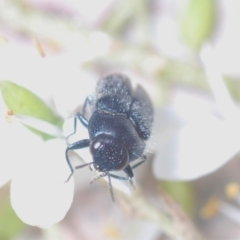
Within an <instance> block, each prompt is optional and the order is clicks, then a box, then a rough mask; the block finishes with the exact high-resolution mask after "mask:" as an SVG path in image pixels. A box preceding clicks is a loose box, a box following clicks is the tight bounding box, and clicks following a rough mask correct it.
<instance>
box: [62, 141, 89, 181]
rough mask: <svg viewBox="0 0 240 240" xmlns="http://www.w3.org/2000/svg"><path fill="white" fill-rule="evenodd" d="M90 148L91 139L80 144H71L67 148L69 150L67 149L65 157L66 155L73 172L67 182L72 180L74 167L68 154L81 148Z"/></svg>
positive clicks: (79, 142)
mask: <svg viewBox="0 0 240 240" xmlns="http://www.w3.org/2000/svg"><path fill="white" fill-rule="evenodd" d="M89 146H90V140H89V139H83V140H80V141H78V142H75V143H72V144H69V145H68V146H67V149H66V152H65V155H66V160H67V164H68V166H69V168H70V170H71V174H70V176H69V177H68V179H67V181H69V179H70V178H71V176H72V175H73V171H74V170H73V167H72V164H71V163H70V160H69V157H68V152H69V151H70V150H77V149H81V148H85V147H89Z"/></svg>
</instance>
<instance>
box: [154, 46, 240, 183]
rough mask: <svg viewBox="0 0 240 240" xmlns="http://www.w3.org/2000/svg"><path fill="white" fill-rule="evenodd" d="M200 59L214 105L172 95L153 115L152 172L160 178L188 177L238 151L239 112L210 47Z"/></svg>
mask: <svg viewBox="0 0 240 240" xmlns="http://www.w3.org/2000/svg"><path fill="white" fill-rule="evenodd" d="M202 60H203V64H204V66H205V69H206V73H207V75H208V79H209V82H210V86H211V87H212V90H213V94H214V96H215V99H216V103H217V105H215V106H214V103H213V102H211V101H209V100H208V99H207V98H204V97H198V96H197V95H196V94H195V95H193V94H189V93H188V94H182V95H180V96H179V95H178V96H176V95H175V101H174V104H173V105H172V106H171V107H169V108H166V109H162V110H160V111H159V112H158V113H157V115H156V116H155V119H156V121H155V128H154V131H153V135H156V138H155V139H154V141H155V144H156V146H157V154H156V159H155V161H154V163H153V172H154V175H155V176H156V177H157V178H160V179H172V180H173V179H175V180H191V179H196V178H199V177H201V176H203V175H205V174H209V173H211V172H212V171H214V170H216V169H217V168H219V167H221V166H222V165H223V164H225V163H226V162H227V161H228V160H230V159H231V157H233V156H234V155H235V154H236V153H237V152H238V151H239V150H240V125H239V119H240V111H239V109H238V108H237V107H236V106H235V104H234V103H233V101H232V99H231V97H230V96H229V93H228V91H227V89H226V87H225V85H224V82H223V79H222V78H221V74H220V71H219V68H218V64H217V59H216V58H215V56H214V53H213V51H212V50H211V48H210V47H209V46H205V47H204V48H203V50H202Z"/></svg>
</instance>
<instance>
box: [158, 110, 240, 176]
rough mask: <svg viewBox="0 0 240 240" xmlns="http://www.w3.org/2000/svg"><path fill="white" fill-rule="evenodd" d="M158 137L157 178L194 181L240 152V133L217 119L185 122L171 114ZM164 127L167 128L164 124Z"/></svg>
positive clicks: (162, 125)
mask: <svg viewBox="0 0 240 240" xmlns="http://www.w3.org/2000/svg"><path fill="white" fill-rule="evenodd" d="M166 114H167V113H165V114H164V115H165V123H163V122H162V123H161V121H160V120H159V125H161V129H162V130H163V131H161V130H159V134H157V136H158V138H157V140H156V141H159V143H160V144H158V145H157V146H158V149H157V154H156V158H155V161H154V164H153V172H154V175H155V176H156V177H157V178H160V179H169V180H192V179H195V178H198V177H201V176H203V175H205V174H208V173H211V172H212V171H214V170H216V169H218V168H219V167H221V166H222V165H223V164H225V163H226V162H227V161H228V160H229V159H230V158H231V157H232V156H233V155H234V154H236V153H237V152H238V151H239V150H240V144H239V143H240V131H239V130H238V128H237V126H235V125H234V124H233V123H231V122H227V121H222V120H219V119H217V118H212V119H211V120H210V119H208V120H206V119H200V120H199V121H194V122H192V123H183V122H181V121H179V119H177V115H176V114H175V115H174V114H168V116H167V117H166ZM158 119H159V118H158ZM164 124H165V125H164ZM174 126H175V127H174Z"/></svg>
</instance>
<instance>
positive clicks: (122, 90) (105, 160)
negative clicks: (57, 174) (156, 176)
mask: <svg viewBox="0 0 240 240" xmlns="http://www.w3.org/2000/svg"><path fill="white" fill-rule="evenodd" d="M87 106H90V107H91V109H92V115H91V116H90V119H89V120H87V119H86V117H85V113H86V108H87ZM77 119H78V120H79V121H80V122H81V123H82V125H83V126H85V127H86V128H87V129H88V132H89V139H83V140H80V141H77V142H75V143H72V144H70V145H68V147H67V149H66V160H67V163H68V165H69V167H70V169H71V175H70V176H69V178H70V177H71V176H72V174H73V167H72V165H71V163H70V161H69V157H68V151H70V150H76V149H81V148H85V147H90V152H91V154H92V157H93V162H91V163H86V164H83V165H80V166H77V167H76V168H75V169H77V168H82V167H84V166H87V165H89V166H93V167H94V169H95V170H97V171H98V172H101V174H100V175H98V176H97V177H96V178H94V179H93V181H95V180H96V179H98V178H100V177H105V176H108V179H109V187H110V193H111V196H112V199H113V200H114V198H113V192H112V186H111V177H113V178H117V179H120V180H129V181H130V182H131V179H132V178H133V169H134V168H136V167H137V166H139V165H140V164H141V163H143V162H144V161H145V159H146V157H145V155H144V154H143V152H144V149H145V146H146V143H145V141H146V140H147V139H148V138H149V137H150V135H151V128H152V124H153V106H152V103H151V101H150V99H149V97H148V95H147V93H146V92H145V90H144V89H143V88H142V87H140V86H139V85H138V86H137V88H136V90H135V91H133V90H132V87H131V84H130V81H129V79H128V78H127V77H126V76H125V75H122V74H112V75H109V76H107V77H105V78H102V79H100V80H99V82H98V84H97V88H96V93H95V96H94V97H93V96H89V97H88V98H86V100H85V103H84V106H83V111H82V113H76V115H75V117H74V132H73V133H72V134H71V135H73V134H75V133H76V127H77ZM71 135H69V136H71ZM136 159H140V161H139V162H138V163H136V164H135V165H132V166H130V163H132V162H133V161H135V160H136ZM121 170H123V171H124V172H125V173H126V175H127V176H126V177H123V176H118V175H115V174H112V173H111V171H121ZM131 183H132V182H131Z"/></svg>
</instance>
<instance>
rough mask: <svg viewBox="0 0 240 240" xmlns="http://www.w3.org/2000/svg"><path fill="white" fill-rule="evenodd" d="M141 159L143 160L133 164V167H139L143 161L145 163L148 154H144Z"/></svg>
mask: <svg viewBox="0 0 240 240" xmlns="http://www.w3.org/2000/svg"><path fill="white" fill-rule="evenodd" d="M141 159H142V160H141V161H140V162H138V163H136V164H135V165H133V166H131V168H132V169H134V168H136V167H138V166H139V165H141V164H142V163H144V162H145V161H146V159H147V157H146V155H142V156H141Z"/></svg>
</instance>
